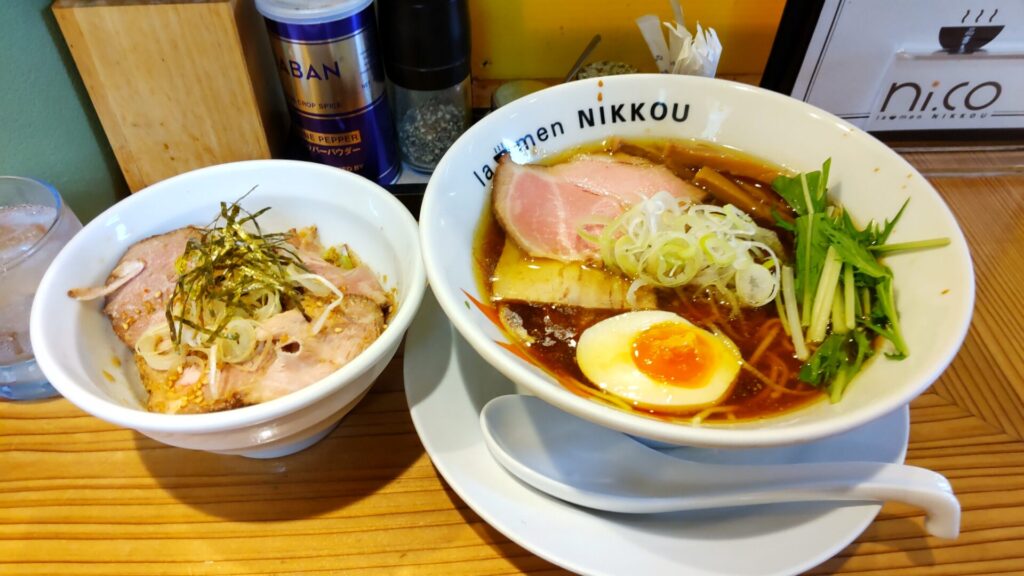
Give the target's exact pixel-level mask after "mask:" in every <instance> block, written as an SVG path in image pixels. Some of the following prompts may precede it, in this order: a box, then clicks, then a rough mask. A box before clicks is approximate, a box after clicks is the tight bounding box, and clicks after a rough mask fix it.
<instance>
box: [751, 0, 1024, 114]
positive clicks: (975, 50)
mask: <svg viewBox="0 0 1024 576" xmlns="http://www.w3.org/2000/svg"><path fill="white" fill-rule="evenodd" d="M791 12H792V13H797V12H799V11H796V10H790V7H789V6H787V13H791ZM786 17H787V16H786V15H784V19H785V18H786ZM806 17H808V18H814V15H813V14H810V15H806ZM782 32H783V29H782V28H780V34H781V33H782ZM779 40H780V39H776V45H778V44H779ZM774 56H775V49H773V57H774ZM770 67H771V63H770ZM770 87H774V86H770ZM776 88H777V89H779V88H778V87H776ZM781 89H782V90H784V91H787V92H789V93H790V94H791V95H792V96H793V97H795V98H799V99H802V100H804V101H806V102H810V103H811V104H814V105H816V106H819V107H821V108H824V109H826V110H829V111H830V112H832V113H834V114H836V115H838V116H840V117H842V118H845V119H846V120H848V121H850V122H851V123H853V124H855V125H857V126H859V127H861V128H864V129H867V130H871V131H894V132H895V131H907V130H913V131H919V130H943V131H945V130H965V129H966V130H977V129H982V130H984V129H1005V128H1009V129H1020V128H1024V2H1022V1H1021V0H984V1H965V0H899V1H895V2H894V1H892V0H824V2H823V5H822V9H821V12H820V14H818V15H817V24H816V25H815V26H814V28H813V34H811V35H810V39H809V41H807V48H806V50H805V52H804V55H803V60H802V63H801V64H800V67H799V70H798V72H796V74H795V80H792V87H791V89H789V86H785V85H783V86H782V87H781Z"/></svg>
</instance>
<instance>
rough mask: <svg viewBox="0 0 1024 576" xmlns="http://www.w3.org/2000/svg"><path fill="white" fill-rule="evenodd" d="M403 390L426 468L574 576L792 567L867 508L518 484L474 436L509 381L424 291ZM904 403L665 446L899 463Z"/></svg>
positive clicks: (836, 543)
mask: <svg viewBox="0 0 1024 576" xmlns="http://www.w3.org/2000/svg"><path fill="white" fill-rule="evenodd" d="M404 371H405V392H406V396H407V397H408V400H409V407H410V409H411V411H412V419H413V422H414V423H415V425H416V430H417V432H418V433H419V435H420V439H421V440H422V441H423V445H424V446H425V447H426V449H427V453H428V454H430V458H431V459H432V460H433V462H434V465H435V466H436V467H437V469H438V470H439V471H440V472H441V475H442V476H444V478H445V479H446V480H447V481H448V483H449V484H450V485H451V486H452V488H453V489H454V490H455V492H457V493H458V494H459V496H461V497H462V499H463V500H465V502H466V503H467V504H469V506H470V507H471V508H472V509H473V510H475V511H476V513H477V514H479V515H480V516H481V517H482V518H483V519H484V520H486V521H487V522H488V523H489V524H490V525H491V526H494V527H495V528H496V529H498V530H499V531H501V532H502V533H503V534H505V536H507V537H508V538H510V539H511V540H513V541H515V542H516V543H517V544H519V545H520V546H523V547H524V548H526V549H527V550H529V551H531V552H533V553H534V554H536V555H538V556H540V557H542V558H544V559H546V560H549V561H550V562H553V563H555V564H558V565H559V566H562V567H563V568H566V569H568V570H572V571H574V572H579V573H584V574H688V575H697V576H710V575H715V576H721V575H726V574H728V575H747V574H749V575H757V576H768V575H772V574H795V573H799V572H802V571H804V570H807V569H808V568H811V567H813V566H815V565H817V564H820V563H821V562H823V561H825V560H827V559H828V558H830V557H831V556H833V555H834V554H836V553H837V552H839V551H840V550H842V549H843V548H844V547H845V546H846V545H847V544H849V543H850V542H852V541H853V540H854V539H855V538H856V537H857V536H858V535H859V534H860V533H861V532H862V531H863V530H864V528H866V527H867V525H868V524H870V523H871V521H872V520H873V519H874V518H875V515H876V514H878V510H879V506H877V505H873V504H872V505H868V504H863V505H845V506H843V505H836V504H834V503H832V504H785V505H783V504H778V505H770V506H757V507H748V508H735V509H726V510H713V511H703V512H687V513H677V514H657V515H643V516H633V515H625V514H612V513H602V512H594V511H591V510H587V509H584V508H579V507H577V506H574V505H572V504H567V503H565V502H562V501H560V500H557V499H554V498H551V497H549V496H547V495H546V494H543V493H541V492H538V491H536V490H534V489H533V488H531V487H529V486H527V485H525V484H523V483H521V482H519V481H518V480H517V479H515V478H514V477H513V476H511V475H510V474H508V473H507V472H506V471H505V469H504V468H502V467H501V466H500V465H499V464H498V463H497V462H495V461H494V460H493V459H492V458H491V455H490V453H489V452H488V451H487V447H486V446H485V445H484V441H483V435H482V433H481V431H480V425H479V414H480V409H481V408H483V406H484V404H486V403H487V401H488V400H490V399H491V398H494V397H495V396H500V395H502V394H510V393H514V392H515V389H514V386H513V384H512V383H511V382H510V381H508V380H507V379H505V377H504V376H501V375H500V374H499V373H498V372H497V371H495V370H494V369H493V368H491V367H490V366H489V365H488V364H487V363H485V362H484V361H483V359H481V358H480V357H479V356H478V355H477V353H476V352H475V351H474V350H473V349H472V348H471V347H470V346H469V344H468V343H466V341H465V340H463V339H462V337H461V336H459V335H458V334H457V333H456V332H455V331H454V330H453V329H452V327H451V324H450V323H449V322H448V320H447V318H445V316H444V313H443V312H442V311H441V308H440V306H438V304H437V301H436V300H435V299H434V297H433V294H431V293H429V292H428V293H427V295H426V297H425V298H424V299H423V305H422V307H421V308H420V311H419V315H418V316H417V318H416V320H414V321H413V324H412V327H411V328H410V329H409V333H408V340H407V342H406V348H405V363H404ZM909 423H910V419H909V413H908V410H907V408H905V407H904V408H903V409H901V410H898V411H896V412H894V413H892V414H890V415H888V416H885V417H883V418H881V419H880V420H877V421H875V422H872V423H871V424H869V425H867V426H864V427H862V428H859V429H856V430H853V431H851V432H848V433H846V434H843V435H841V436H837V437H834V438H830V439H827V440H823V441H819V442H815V443H811V444H803V445H797V446H789V447H784V448H770V449H759V450H737V451H725V450H708V449H694V448H675V449H672V450H670V451H669V453H672V454H677V455H680V456H683V455H685V457H686V458H688V459H691V460H704V461H714V462H737V463H738V462H743V463H786V462H811V461H828V460H843V459H845V460H873V461H879V462H896V463H902V462H903V459H904V457H905V455H906V447H907V435H908V431H909V426H910V424H909Z"/></svg>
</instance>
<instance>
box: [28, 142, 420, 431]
mask: <svg viewBox="0 0 1024 576" xmlns="http://www.w3.org/2000/svg"><path fill="white" fill-rule="evenodd" d="M239 168H242V169H254V170H258V169H275V170H281V169H284V170H310V171H313V172H323V173H329V174H330V175H332V176H340V177H341V178H342V179H344V180H349V182H350V183H351V184H352V185H354V186H356V187H360V188H361V192H360V193H365V194H369V195H370V196H372V197H374V198H376V199H379V200H380V201H382V202H383V203H384V205H386V206H388V207H389V208H388V209H389V210H390V213H389V214H388V217H389V222H388V223H389V225H391V226H400V227H401V228H402V229H403V230H404V231H405V236H407V238H406V239H404V240H406V241H407V245H405V246H395V250H396V251H403V250H414V251H416V253H417V255H418V256H419V257H416V258H412V260H411V261H412V268H411V269H409V270H408V282H407V288H406V290H405V294H403V295H402V296H403V297H402V299H401V300H400V306H399V307H398V310H397V311H396V312H395V313H394V315H393V316H392V317H391V319H390V321H389V322H388V324H387V326H386V327H385V329H384V331H383V332H382V333H381V335H380V336H378V337H377V339H376V340H375V341H374V342H373V343H371V344H370V346H368V347H367V348H366V349H365V350H363V351H362V352H360V353H359V354H358V355H357V356H356V357H355V358H353V359H352V360H351V361H349V362H348V363H347V364H345V365H343V366H341V367H340V368H338V369H337V370H335V371H334V372H332V373H331V374H329V375H328V376H325V377H324V378H321V379H320V380H317V381H316V382H313V383H311V384H309V385H307V386H305V387H303V388H301V389H299V390H296V391H294V392H291V393H288V394H286V395H284V396H281V397H279V398H275V399H273V400H268V401H266V402H262V403H260V404H254V405H251V406H244V407H241V408H234V409H231V410H224V411H221V412H210V413H203V414H164V413H159V412H148V411H146V410H140V409H136V408H129V407H126V406H122V405H120V404H118V403H116V402H112V401H110V400H108V399H106V398H103V397H100V396H97V395H95V394H93V393H91V392H89V391H87V390H85V389H84V388H82V387H80V386H79V385H78V384H77V383H76V382H75V378H73V377H72V376H71V375H70V374H68V372H67V371H66V370H65V369H64V366H63V364H62V363H61V362H60V360H58V359H57V358H58V357H59V353H58V352H57V351H55V350H52V349H51V346H50V342H49V341H47V340H45V339H43V338H42V337H40V339H39V344H38V345H37V344H36V340H35V338H33V348H34V351H35V356H36V360H37V362H38V363H39V366H40V368H41V369H42V370H43V373H44V374H45V375H46V377H47V380H49V381H50V383H51V384H52V385H53V387H54V388H56V389H57V391H58V392H60V394H61V395H62V396H64V397H65V398H67V399H68V400H69V401H70V402H72V403H73V404H75V405H77V406H78V407H80V408H82V409H83V410H85V411H86V412H89V413H90V414H93V415H95V416H97V417H99V418H101V419H103V420H106V421H108V422H111V423H113V424H117V425H120V426H123V427H126V428H131V429H135V430H139V431H146V432H156V433H165V434H166V433H170V434H176V433H177V434H203V433H211V432H223V431H226V430H233V429H239V428H244V427H247V426H251V425H256V424H260V423H263V422H267V421H270V420H274V419H277V418H279V417H281V416H284V415H286V414H290V413H293V412H296V411H298V410H301V409H302V408H305V407H307V406H310V405H312V404H314V403H316V402H317V401H319V400H321V399H323V398H325V397H327V396H329V395H330V394H332V393H334V392H336V391H337V390H338V389H339V388H341V387H344V385H346V384H348V383H351V382H353V381H355V380H356V379H357V378H358V377H359V376H360V375H362V374H363V373H365V372H367V371H368V370H370V369H371V368H372V367H373V366H374V365H375V364H376V363H377V362H378V361H380V359H381V357H382V356H384V355H385V354H386V353H387V352H388V350H389V349H391V348H392V347H393V346H394V345H395V344H396V341H398V340H400V339H401V338H402V336H403V335H404V334H405V331H406V329H407V328H408V327H409V325H410V324H411V323H412V320H413V318H414V317H415V315H416V312H417V310H418V309H419V306H420V303H421V302H422V300H423V295H424V293H425V291H426V285H427V282H426V273H425V267H424V264H423V258H422V250H421V248H420V242H419V235H418V231H417V223H416V219H415V218H413V216H412V214H411V213H410V212H409V210H408V209H407V208H406V207H405V205H403V204H402V202H401V201H400V200H398V198H396V197H395V196H394V195H393V194H391V193H390V192H388V191H387V190H385V189H384V188H383V187H381V186H380V185H378V184H377V183H375V182H373V181H370V180H368V179H366V178H363V177H361V176H358V175H356V174H353V173H351V172H348V171H346V170H342V169H341V168H335V167H333V166H327V165H323V164H317V163H313V162H304V161H300V160H279V159H266V160H243V161H239V162H228V163H224V164H217V165H214V166H207V167H203V168H198V169H196V170H192V171H189V172H185V173H182V174H178V175H176V176H172V177H170V178H168V179H166V180H162V181H160V182H156V183H154V184H151V185H150V186H147V187H146V188H144V189H142V190H139V191H138V192H136V193H134V194H132V195H131V196H129V197H128V198H125V199H123V200H121V201H120V202H118V203H116V204H114V205H113V206H111V207H110V208H108V209H107V210H104V211H103V213H101V214H100V215H98V216H97V217H96V218H94V219H93V220H92V221H91V222H89V223H88V224H87V225H86V228H89V227H100V226H102V225H103V224H102V223H103V222H104V221H105V220H106V219H108V218H109V217H110V216H112V215H114V214H117V213H118V212H120V211H122V210H124V209H125V208H131V207H133V206H136V205H140V204H144V203H146V202H150V201H151V198H153V194H154V193H156V194H170V192H164V190H172V191H173V190H175V189H177V188H178V187H179V185H180V184H183V183H188V182H191V181H193V180H197V179H199V180H201V179H202V178H205V177H206V176H207V175H208V174H211V173H219V172H230V171H234V170H238V169H239ZM83 238H84V237H83V236H76V237H74V238H72V239H71V241H69V242H68V244H67V246H65V249H67V247H68V246H70V247H72V248H77V246H78V244H80V243H82V242H84V240H83ZM62 252H63V250H62ZM60 256H61V255H60V254H58V256H57V259H55V261H59V260H58V259H60ZM52 268H53V267H51V270H47V272H46V274H44V276H43V279H42V281H41V282H40V285H39V286H40V289H39V292H37V294H38V293H49V292H53V291H55V290H56V289H55V288H53V287H52V286H51V284H52V283H53V278H54V276H55V273H52ZM41 301H43V299H38V298H37V299H36V302H41ZM37 310H38V312H37ZM45 317H46V312H45V311H44V310H43V306H35V305H33V309H32V315H31V320H30V331H31V333H32V334H33V335H34V334H37V333H38V334H45V333H46V331H47V330H46V328H45V327H44V319H45ZM40 360H41V361H40Z"/></svg>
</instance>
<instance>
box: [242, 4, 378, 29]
mask: <svg viewBox="0 0 1024 576" xmlns="http://www.w3.org/2000/svg"><path fill="white" fill-rule="evenodd" d="M372 3H373V0H256V10H257V11H259V13H260V14H262V15H263V16H264V17H266V18H270V19H271V20H274V21H275V22H283V23H286V24H322V23H324V22H333V21H335V20H341V19H342V18H348V17H349V16H351V15H353V14H355V13H357V12H359V11H361V10H363V9H364V8H366V7H367V6H369V5H370V4H372Z"/></svg>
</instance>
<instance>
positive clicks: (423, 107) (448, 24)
mask: <svg viewBox="0 0 1024 576" xmlns="http://www.w3.org/2000/svg"><path fill="white" fill-rule="evenodd" d="M377 15H378V18H379V22H380V36H381V45H382V50H381V52H382V54H383V58H384V69H385V71H386V73H387V77H388V87H389V91H390V99H391V102H392V105H393V107H394V116H395V120H396V124H397V126H398V142H399V149H400V151H401V155H402V160H403V161H404V162H405V163H406V164H407V165H408V166H409V167H411V168H413V169H415V170H419V171H423V172H431V171H433V170H434V168H435V167H436V166H437V163H438V161H439V160H441V157H442V156H444V153H445V152H446V151H447V150H448V148H449V147H450V146H451V145H452V143H454V142H455V140H456V139H457V138H458V137H459V135H461V134H462V133H463V132H464V131H465V130H466V129H467V128H469V124H470V121H471V117H472V94H471V86H470V77H469V50H470V41H469V9H468V7H467V4H466V0H377Z"/></svg>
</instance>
